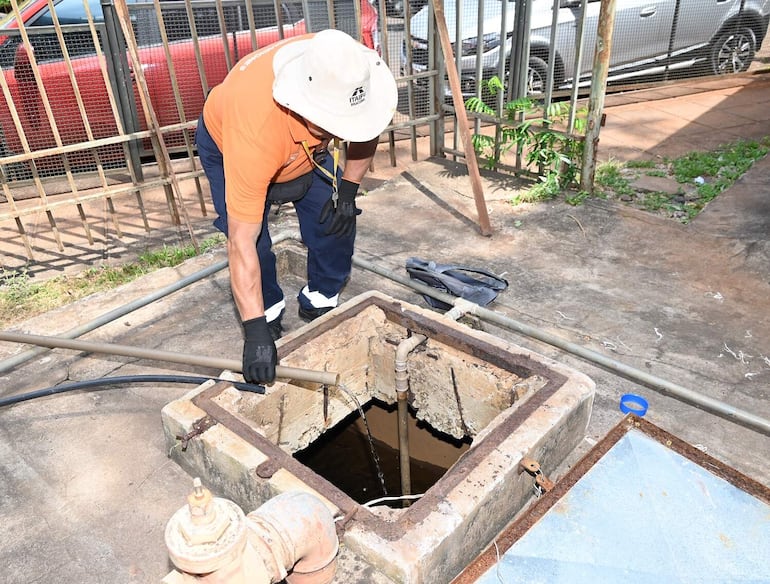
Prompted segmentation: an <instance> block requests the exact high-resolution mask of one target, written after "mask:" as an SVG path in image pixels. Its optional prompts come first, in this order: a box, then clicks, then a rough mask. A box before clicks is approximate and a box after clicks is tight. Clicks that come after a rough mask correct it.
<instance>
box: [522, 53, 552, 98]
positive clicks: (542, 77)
mask: <svg viewBox="0 0 770 584" xmlns="http://www.w3.org/2000/svg"><path fill="white" fill-rule="evenodd" d="M547 78H548V64H547V63H546V62H545V61H543V59H541V58H540V57H534V56H531V57H530V58H529V68H528V69H527V95H542V94H543V93H545V82H546V79H547Z"/></svg>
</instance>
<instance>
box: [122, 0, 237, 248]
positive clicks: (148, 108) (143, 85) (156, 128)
mask: <svg viewBox="0 0 770 584" xmlns="http://www.w3.org/2000/svg"><path fill="white" fill-rule="evenodd" d="M154 2H155V3H156V4H157V3H158V0H154ZM217 5H218V6H219V7H220V8H221V7H222V4H221V2H219V1H218V2H217ZM115 7H116V8H117V14H118V21H119V22H120V26H121V28H122V29H123V36H124V37H125V39H126V44H127V45H128V53H129V55H130V56H131V61H132V63H133V65H134V74H135V75H136V82H137V85H138V86H139V99H140V101H141V102H142V109H143V110H144V114H145V118H146V119H147V123H148V124H149V125H150V129H151V131H152V139H153V144H154V146H155V151H156V154H160V156H157V157H156V161H157V163H158V167H159V169H160V171H161V173H162V175H163V176H166V177H169V178H170V179H171V185H172V189H173V191H174V194H175V195H176V200H177V202H178V204H179V209H180V210H181V212H182V216H183V217H184V220H185V224H186V226H187V231H188V234H189V236H190V241H191V243H192V246H193V248H194V249H195V251H196V252H197V251H199V247H198V240H197V238H196V237H195V231H194V230H193V228H192V224H191V223H190V217H189V215H188V214H187V209H186V207H185V204H184V198H183V197H182V191H181V188H180V187H179V181H178V180H177V177H176V172H175V171H174V168H173V166H172V165H171V157H170V156H169V153H168V149H167V148H166V142H165V139H164V137H163V134H162V132H161V131H160V124H159V123H158V117H157V116H156V114H155V110H154V109H153V106H152V103H151V102H150V91H149V88H148V87H147V80H146V79H145V77H144V71H142V63H141V61H140V60H139V49H138V47H137V44H136V38H135V37H134V31H133V29H132V28H131V17H130V15H129V12H128V6H127V5H126V0H118V1H117V2H116V4H115Z"/></svg>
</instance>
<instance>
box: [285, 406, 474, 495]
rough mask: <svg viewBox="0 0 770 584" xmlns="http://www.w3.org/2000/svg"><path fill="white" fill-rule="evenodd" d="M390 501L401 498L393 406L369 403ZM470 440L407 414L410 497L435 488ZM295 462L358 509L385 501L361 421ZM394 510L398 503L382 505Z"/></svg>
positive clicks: (334, 431)
mask: <svg viewBox="0 0 770 584" xmlns="http://www.w3.org/2000/svg"><path fill="white" fill-rule="evenodd" d="M363 410H364V414H365V416H366V421H367V423H368V425H369V430H370V432H371V435H372V439H373V442H374V448H375V453H376V455H377V458H378V459H379V466H380V470H381V471H382V474H383V477H384V483H385V490H386V491H387V495H388V496H389V497H398V496H400V495H402V494H403V493H402V489H401V472H400V469H399V451H398V412H397V407H396V405H392V406H390V405H388V404H384V403H382V402H379V401H376V400H372V401H370V402H368V403H367V404H365V405H364V406H363ZM470 443H471V439H470V438H467V437H466V438H465V439H463V440H457V439H455V438H454V437H452V436H449V435H447V434H443V433H441V432H438V431H436V430H435V429H434V428H431V427H430V426H429V425H428V424H426V423H424V422H422V421H420V420H417V418H416V417H415V415H414V412H413V411H411V410H410V412H409V453H410V461H411V464H410V474H411V483H412V489H411V491H412V493H411V494H421V493H424V492H425V491H427V490H428V489H429V488H430V487H432V486H433V485H434V484H435V483H436V482H438V480H439V479H441V477H443V476H444V474H445V473H446V472H447V470H448V469H449V468H450V467H451V466H452V464H454V462H455V461H456V460H457V459H458V458H459V457H460V455H461V454H462V453H463V452H464V451H465V450H467V449H468V447H469V446H470ZM294 458H296V459H297V460H298V461H299V462H301V463H302V464H304V465H305V466H307V467H308V468H310V469H312V470H313V471H314V472H315V473H316V474H318V475H320V476H322V477H324V478H325V479H326V480H328V481H329V482H330V483H332V484H333V485H334V486H336V487H337V488H338V489H340V490H341V491H343V492H345V493H346V494H347V495H348V496H349V497H351V498H352V499H354V500H355V501H357V502H358V503H367V502H369V501H372V500H374V499H379V498H381V497H384V496H385V493H384V492H383V486H382V482H381V481H380V478H379V476H378V472H377V465H376V463H375V461H374V457H373V455H372V450H371V446H370V444H369V439H368V437H367V433H366V428H365V426H364V423H363V420H362V419H361V415H360V414H359V413H358V412H355V413H353V414H351V415H350V416H348V417H347V418H346V419H345V420H343V421H342V422H340V423H339V424H337V425H336V426H335V427H334V428H331V429H329V430H327V431H326V432H324V433H323V434H322V435H321V436H320V437H319V438H318V439H317V440H316V441H315V442H313V443H312V444H311V445H310V446H308V447H307V448H305V449H304V450H300V451H298V452H296V453H295V454H294ZM384 504H386V505H388V506H389V507H393V508H400V507H402V503H401V502H399V501H386V502H385V503H384Z"/></svg>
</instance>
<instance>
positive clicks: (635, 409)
mask: <svg viewBox="0 0 770 584" xmlns="http://www.w3.org/2000/svg"><path fill="white" fill-rule="evenodd" d="M648 407H649V404H648V403H647V400H646V399H644V398H643V397H642V396H641V395H636V394H633V393H626V394H623V395H622V396H621V397H620V411H621V412H623V413H624V414H634V415H636V416H639V417H640V418H641V417H642V416H644V414H646V413H647V408H648Z"/></svg>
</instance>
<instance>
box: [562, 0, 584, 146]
mask: <svg viewBox="0 0 770 584" xmlns="http://www.w3.org/2000/svg"><path fill="white" fill-rule="evenodd" d="M587 3H588V0H581V2H580V20H579V21H578V22H577V23H575V25H576V26H577V30H576V31H575V69H574V70H575V74H574V76H573V79H572V90H571V91H570V100H569V114H568V119H567V133H568V134H571V133H572V131H573V130H574V129H575V116H576V115H577V114H576V112H575V109H576V108H577V99H578V93H579V90H580V72H581V69H582V68H583V31H584V30H585V24H586V4H587Z"/></svg>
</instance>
